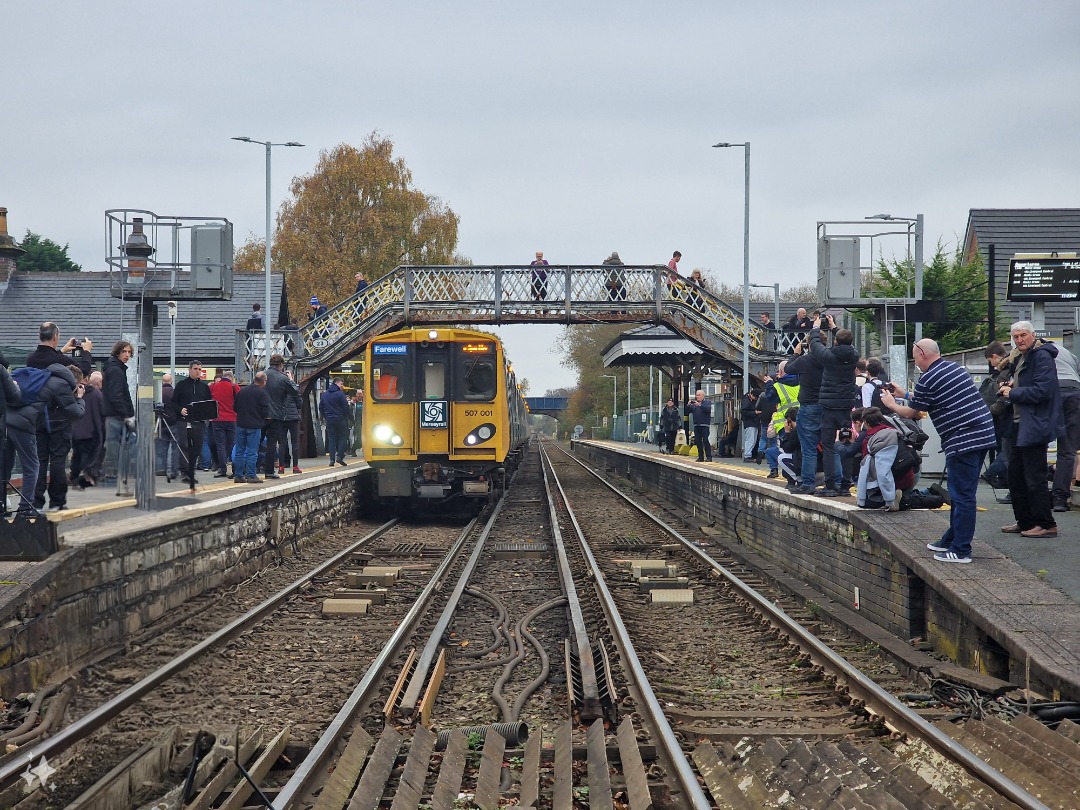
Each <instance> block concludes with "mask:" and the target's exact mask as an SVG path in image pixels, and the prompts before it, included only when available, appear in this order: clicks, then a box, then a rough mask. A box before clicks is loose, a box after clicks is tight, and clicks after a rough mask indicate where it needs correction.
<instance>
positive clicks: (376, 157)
mask: <svg viewBox="0 0 1080 810" xmlns="http://www.w3.org/2000/svg"><path fill="white" fill-rule="evenodd" d="M290 194H291V197H290V199H288V200H286V202H285V203H284V204H283V205H282V207H281V211H280V212H279V214H278V218H277V229H276V232H275V236H274V244H273V248H272V250H273V256H272V258H273V262H274V266H275V267H277V268H280V269H281V270H283V271H284V272H285V274H286V278H287V280H288V289H289V309H290V310H291V311H292V312H304V311H306V310H307V306H308V299H309V298H310V297H311V296H312V295H317V296H318V297H319V299H320V300H322V301H324V302H326V303H328V304H330V305H333V304H335V303H337V302H338V301H340V300H341V299H343V298H346V297H348V296H350V295H352V293H353V290H354V287H355V284H354V281H353V276H354V274H355V273H356V272H357V271H363V272H364V275H365V276H366V277H367V280H368V281H369V282H372V281H375V280H377V279H379V278H381V277H382V276H383V275H385V274H386V273H388V272H390V271H391V270H393V268H394V267H396V266H398V265H399V264H452V263H454V259H455V256H454V251H455V249H456V247H457V240H458V216H457V214H455V213H454V212H453V211H452V210H451V209H450V208H449V207H448V206H447V205H446V204H445V203H443V202H442V201H441V200H440V199H439V198H438V197H435V196H432V195H430V194H425V193H424V192H422V191H420V190H419V189H417V188H415V187H414V186H413V178H412V172H411V171H409V168H408V167H407V166H406V165H405V161H404V160H403V159H402V158H398V157H395V156H394V144H393V143H392V142H391V141H390V139H389V138H384V137H381V136H380V135H379V134H378V133H375V132H373V133H372V134H371V135H369V136H368V137H367V139H366V140H365V141H364V143H363V145H362V146H361V147H360V148H356V147H354V146H350V145H348V144H341V145H339V146H337V147H335V148H333V149H331V150H328V151H323V152H321V153H320V155H319V162H318V164H317V165H316V167H315V170H314V171H313V172H312V173H311V174H309V175H306V176H303V177H297V178H295V179H294V180H293V181H292V185H291V186H290ZM246 249H247V245H245V246H244V248H241V252H243V251H244V250H246Z"/></svg>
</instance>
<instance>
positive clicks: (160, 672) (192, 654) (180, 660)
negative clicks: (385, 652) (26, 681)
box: [0, 518, 398, 788]
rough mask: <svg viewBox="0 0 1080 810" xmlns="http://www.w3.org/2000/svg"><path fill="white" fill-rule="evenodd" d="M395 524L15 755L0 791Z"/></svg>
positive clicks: (0, 774)
mask: <svg viewBox="0 0 1080 810" xmlns="http://www.w3.org/2000/svg"><path fill="white" fill-rule="evenodd" d="M397 523H398V521H397V519H396V518H395V519H394V520H390V521H387V522H386V523H384V524H383V525H382V526H380V527H379V528H377V529H375V530H374V531H373V532H370V533H369V534H367V535H365V536H364V537H362V538H360V539H359V540H357V541H356V542H355V543H353V544H352V545H350V546H349V547H347V548H346V549H344V550H343V551H341V552H339V553H338V554H335V555H334V556H333V557H331V558H330V559H329V560H327V561H326V562H324V563H322V564H321V565H318V566H316V567H315V568H313V569H312V570H310V571H308V572H307V573H306V574H304V576H302V577H300V579H298V580H296V581H295V582H293V583H292V584H291V585H287V586H286V587H285V588H283V589H282V590H280V591H278V593H277V594H275V595H274V596H271V597H270V598H268V599H266V600H265V601H263V602H262V603H260V604H259V605H257V606H256V607H254V608H252V609H251V610H249V611H248V612H247V613H245V614H244V615H243V616H241V617H240V618H238V619H235V620H234V621H232V622H230V623H229V624H227V625H225V626H224V627H222V628H221V629H220V630H217V631H216V632H214V633H213V634H211V635H209V636H207V637H206V638H205V639H203V640H202V641H200V642H199V643H198V644H196V645H194V646H193V647H191V648H190V649H188V650H187V651H186V652H184V653H182V654H180V655H178V656H177V657H176V658H174V659H173V660H172V661H170V662H169V663H167V664H165V665H163V666H161V667H159V668H158V669H156V670H155V671H154V672H151V673H150V674H149V675H147V676H146V677H145V678H143V679H142V680H141V681H139V682H138V683H136V684H134V685H133V686H131V687H129V688H128V689H126V690H124V691H123V692H121V693H120V694H119V695H117V696H116V697H114V698H113V699H112V700H110V701H108V702H107V703H104V704H102V705H101V706H99V707H98V708H96V709H94V710H93V711H92V712H89V713H88V714H86V715H84V716H83V717H80V718H79V719H78V720H76V721H75V722H74V723H72V724H71V725H70V726H68V727H67V728H65V729H63V730H62V731H59V732H57V733H56V734H55V735H54V736H52V737H50V738H49V739H47V740H44V741H43V742H40V743H38V744H37V745H35V746H33V747H31V748H29V749H27V750H26V751H20V752H18V756H16V757H15V758H14V759H12V760H10V761H9V762H6V763H4V764H3V765H2V766H0V787H3V788H7V787H8V786H9V785H11V784H12V783H13V782H14V781H15V780H16V779H20V778H22V774H21V773H20V771H21V770H23V769H25V768H26V767H27V766H28V765H29V764H30V763H32V762H33V761H34V760H37V759H39V758H41V757H48V756H53V755H55V754H57V753H60V752H61V751H64V750H66V749H67V748H69V747H71V746H72V745H74V744H75V743H77V742H79V741H80V740H82V739H83V738H85V737H87V736H89V735H90V734H93V733H94V732H95V731H97V730H98V729H100V728H101V727H102V726H103V725H105V724H106V723H107V722H109V721H110V720H112V719H113V718H114V717H116V716H117V715H118V714H120V713H121V712H123V711H124V710H125V709H128V708H130V707H131V706H133V705H134V704H135V703H137V702H138V701H139V700H141V699H142V698H143V697H144V696H145V695H146V694H148V693H149V692H151V691H153V690H154V689H155V688H157V687H158V686H159V685H161V684H162V683H164V682H165V681H167V680H168V679H169V678H171V677H173V676H174V675H176V674H177V673H178V672H181V671H182V670H184V669H186V668H187V667H188V666H190V665H191V664H192V663H194V662H195V661H196V660H198V659H199V658H201V657H202V656H203V655H205V654H206V653H208V652H210V651H211V650H212V649H214V648H215V647H216V646H218V645H219V644H221V643H223V642H225V641H229V640H231V639H233V638H236V637H237V636H238V635H240V634H241V633H243V632H244V631H245V630H247V629H248V628H250V627H252V626H253V625H256V624H258V623H259V622H260V621H262V620H263V619H264V618H266V616H267V615H268V614H270V613H273V612H274V610H276V609H277V608H278V607H279V606H280V605H282V604H283V603H284V602H286V601H287V600H288V599H290V598H291V597H292V596H293V595H294V594H296V593H297V592H298V591H300V590H301V589H302V588H304V587H305V586H306V585H307V584H308V583H309V582H311V581H312V580H313V579H314V578H315V577H317V576H320V575H321V574H322V573H324V572H325V571H328V570H330V569H332V568H334V567H335V566H336V565H338V564H339V563H340V562H341V561H342V560H344V559H345V558H347V557H348V556H349V555H350V554H352V553H353V552H354V551H356V550H357V549H358V548H360V547H361V546H363V545H364V544H366V543H368V542H370V541H371V540H374V539H376V538H377V537H381V536H382V535H383V534H385V533H386V532H388V531H389V530H390V529H391V528H393V527H394V526H395V525H396V524H397Z"/></svg>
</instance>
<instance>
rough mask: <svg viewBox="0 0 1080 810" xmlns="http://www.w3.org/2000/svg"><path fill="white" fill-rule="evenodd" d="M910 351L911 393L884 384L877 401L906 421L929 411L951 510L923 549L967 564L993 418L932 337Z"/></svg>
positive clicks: (943, 559) (961, 370)
mask: <svg viewBox="0 0 1080 810" xmlns="http://www.w3.org/2000/svg"><path fill="white" fill-rule="evenodd" d="M911 354H912V359H913V360H914V361H915V365H916V366H917V367H918V368H919V370H920V371H921V372H922V374H921V375H920V376H919V381H918V382H917V383H915V391H914V393H912V394H911V395H910V396H907V395H906V393H905V392H904V391H903V390H902V389H901V388H900V386H898V385H897V384H896V383H888V386H889V390H887V391H885V390H883V391H882V392H881V404H882V405H884V406H885V407H886V408H888V409H889V410H891V411H894V412H895V413H898V414H900V415H901V416H906V417H907V418H908V419H914V418H917V416H918V413H919V411H926V412H927V413H929V414H930V419H931V421H932V422H933V423H934V427H935V428H936V429H937V432H938V435H939V436H940V437H941V449H942V451H943V452H944V453H945V463H946V465H947V467H948V473H947V477H946V481H947V482H948V487H949V499H950V506H951V508H950V510H949V528H948V529H946V530H945V533H944V534H943V535H942V536H941V539H940V540H938V541H936V542H933V543H927V545H926V547H927V548H928V549H930V550H931V551H933V552H934V559H935V560H937V561H938V562H950V563H970V562H971V541H972V539H973V538H974V536H975V495H976V492H977V491H978V488H979V470H980V469H981V467H982V460H983V456H985V455H986V451H987V450H989V449H990V448H991V447H993V446H994V422H993V419H992V418H991V416H990V409H989V408H987V407H986V403H985V402H983V399H982V397H980V396H979V391H978V389H976V388H975V383H973V382H972V381H971V375H970V374H968V372H967V369H965V368H964V367H963V366H960V365H957V364H956V363H953V362H952V361H950V360H946V359H944V358H943V357H942V356H941V349H940V348H938V344H937V342H936V341H933V340H931V339H930V338H923V339H922V340H917V341H915V345H914V346H913V347H912V349H911ZM898 397H906V398H907V400H908V404H907V405H901V404H900V403H898V402H897V401H896V399H897V398H898Z"/></svg>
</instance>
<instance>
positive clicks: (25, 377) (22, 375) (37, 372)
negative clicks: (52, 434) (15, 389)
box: [11, 367, 52, 431]
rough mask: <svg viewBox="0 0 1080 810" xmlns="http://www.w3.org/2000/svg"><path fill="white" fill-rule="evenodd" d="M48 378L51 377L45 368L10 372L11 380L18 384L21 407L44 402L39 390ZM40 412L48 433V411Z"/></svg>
mask: <svg viewBox="0 0 1080 810" xmlns="http://www.w3.org/2000/svg"><path fill="white" fill-rule="evenodd" d="M50 377H52V372H51V371H49V370H48V369H45V368H26V367H24V368H17V369H15V370H14V371H13V372H11V379H13V380H14V381H15V382H16V383H18V385H19V391H20V392H21V393H22V401H23V405H37V404H38V403H39V402H44V400H43V399H42V398H41V389H42V388H44V387H45V383H47V382H48V381H49V378H50ZM42 412H43V413H44V414H45V430H46V431H49V430H50V426H49V410H48V408H42Z"/></svg>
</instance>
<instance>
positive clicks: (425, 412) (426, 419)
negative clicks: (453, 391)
mask: <svg viewBox="0 0 1080 810" xmlns="http://www.w3.org/2000/svg"><path fill="white" fill-rule="evenodd" d="M449 425H450V423H449V422H448V421H447V419H446V402H445V401H439V402H421V403H420V427H421V428H428V429H430V428H445V427H449Z"/></svg>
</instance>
